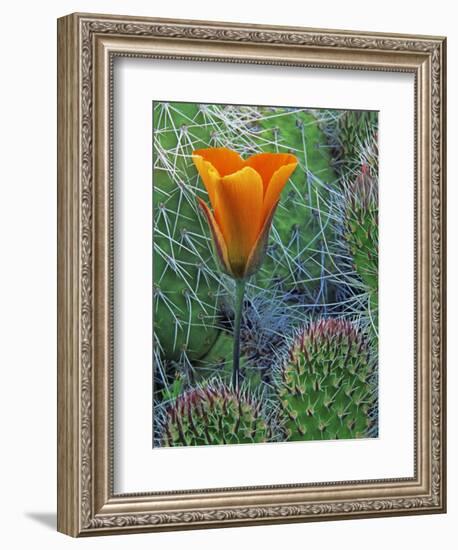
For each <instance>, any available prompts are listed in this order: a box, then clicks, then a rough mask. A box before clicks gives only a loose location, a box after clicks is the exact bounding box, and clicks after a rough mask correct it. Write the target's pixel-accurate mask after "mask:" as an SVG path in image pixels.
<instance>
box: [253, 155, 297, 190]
mask: <svg viewBox="0 0 458 550" xmlns="http://www.w3.org/2000/svg"><path fill="white" fill-rule="evenodd" d="M293 163H296V164H297V159H296V157H295V156H294V155H291V154H289V153H259V154H257V155H253V156H251V157H249V158H248V159H247V160H246V161H245V165H246V166H251V168H254V169H255V170H256V172H258V174H260V176H261V178H262V183H263V184H264V194H265V192H266V190H267V188H268V186H269V184H270V181H271V179H272V176H273V175H274V173H275V172H276V171H277V170H278V169H279V168H281V167H282V166H285V165H288V164H293Z"/></svg>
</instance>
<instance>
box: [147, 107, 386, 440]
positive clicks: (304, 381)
mask: <svg viewBox="0 0 458 550" xmlns="http://www.w3.org/2000/svg"><path fill="white" fill-rule="evenodd" d="M152 158H153V163H152V185H153V204H152V209H153V210H152V212H153V242H152V247H153V281H152V288H153V311H152V318H153V335H152V338H153V372H152V377H153V395H152V412H153V414H152V422H153V442H152V444H153V447H154V448H158V447H183V446H206V445H228V444H242V443H251V444H253V443H279V442H294V441H317V440H319V441H331V440H336V439H357V438H376V437H378V414H379V410H378V112H376V111H361V110H341V109H334V108H319V109H318V108H310V107H291V106H287V107H285V106H265V105H226V104H224V105H223V104H213V103H212V104H208V103H206V104H204V103H202V104H200V103H199V104H198V103H189V102H172V101H154V102H153V143H152Z"/></svg>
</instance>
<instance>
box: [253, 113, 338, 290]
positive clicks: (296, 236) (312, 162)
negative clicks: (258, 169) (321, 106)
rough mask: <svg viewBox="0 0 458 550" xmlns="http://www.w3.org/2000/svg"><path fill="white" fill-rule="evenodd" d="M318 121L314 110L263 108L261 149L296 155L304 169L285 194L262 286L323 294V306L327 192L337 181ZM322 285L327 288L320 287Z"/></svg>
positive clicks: (260, 281) (326, 266)
mask: <svg viewBox="0 0 458 550" xmlns="http://www.w3.org/2000/svg"><path fill="white" fill-rule="evenodd" d="M318 116H319V114H318V112H315V111H313V110H310V109H308V110H306V109H290V108H281V107H279V108H275V109H268V108H263V109H261V110H260V116H259V120H258V124H259V146H260V148H261V149H263V150H265V149H270V150H274V151H278V152H291V153H293V154H295V155H296V156H297V158H298V159H299V169H297V170H296V171H295V172H294V174H293V175H292V177H291V179H290V181H289V182H288V184H287V185H286V186H285V188H284V190H283V192H282V198H281V201H280V204H279V207H278V209H277V212H276V214H275V218H274V221H273V229H272V231H271V238H270V241H269V247H268V256H267V258H266V259H265V261H264V264H263V267H262V269H261V271H260V273H259V275H258V276H257V282H258V284H259V285H260V286H262V287H264V288H268V289H271V288H272V287H275V286H278V287H279V288H280V289H281V290H282V291H283V292H285V293H290V296H291V295H292V294H291V293H294V294H295V295H296V296H297V295H298V294H300V293H302V294H304V295H305V296H307V300H309V301H315V300H316V298H317V295H319V294H320V293H321V296H320V298H321V300H322V301H326V298H327V297H326V296H325V295H326V292H325V291H323V286H326V281H327V277H326V275H327V272H328V270H329V269H330V266H331V262H330V259H329V257H327V256H326V254H323V251H324V249H325V240H326V238H328V239H329V238H331V234H330V231H329V230H328V229H327V228H326V226H327V225H328V222H329V212H328V206H327V203H328V200H329V198H328V187H329V185H330V184H331V183H332V182H333V181H334V180H335V178H336V175H335V172H334V170H333V168H332V167H331V155H330V152H329V150H328V149H327V148H326V147H325V146H323V145H325V142H326V139H325V136H324V133H323V132H322V131H321V129H320V125H319V123H318V118H317V117H318ZM324 256H326V257H324ZM323 275H324V276H323ZM320 279H321V281H322V282H323V285H317V281H320Z"/></svg>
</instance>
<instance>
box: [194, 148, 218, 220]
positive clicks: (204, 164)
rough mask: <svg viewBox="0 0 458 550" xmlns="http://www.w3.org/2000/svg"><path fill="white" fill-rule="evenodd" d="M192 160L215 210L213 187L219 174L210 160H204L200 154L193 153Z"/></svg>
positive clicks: (216, 183)
mask: <svg viewBox="0 0 458 550" xmlns="http://www.w3.org/2000/svg"><path fill="white" fill-rule="evenodd" d="M192 160H193V162H194V164H195V166H196V168H197V171H198V172H199V175H200V177H201V178H202V181H203V182H204V185H205V188H206V190H207V193H208V196H209V198H210V203H211V205H212V208H213V210H214V211H216V209H217V205H216V191H215V188H216V186H217V185H218V183H219V180H220V179H221V178H220V175H219V173H218V171H217V170H216V169H215V167H214V166H213V165H212V164H211V163H210V162H208V161H206V160H205V159H204V158H203V157H202V156H200V155H195V154H193V155H192Z"/></svg>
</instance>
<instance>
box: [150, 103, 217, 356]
mask: <svg viewBox="0 0 458 550" xmlns="http://www.w3.org/2000/svg"><path fill="white" fill-rule="evenodd" d="M154 127H155V164H154V176H153V185H154V192H153V208H154V227H153V280H154V332H155V338H156V340H157V342H158V345H159V346H160V349H161V351H162V355H163V358H164V359H165V360H166V361H178V360H180V357H181V356H182V355H183V354H185V356H186V358H187V359H188V360H191V361H192V360H194V359H198V358H199V357H202V356H203V355H205V354H206V353H207V352H208V351H209V349H210V348H211V346H212V345H213V343H214V342H215V340H216V338H217V336H218V329H217V327H216V322H215V317H216V315H217V293H218V288H219V281H218V279H217V277H215V276H214V275H213V273H212V269H213V258H212V252H211V244H210V242H209V239H208V237H207V235H206V230H205V229H204V225H203V220H202V218H201V216H200V214H199V212H198V207H197V203H196V198H195V196H196V193H198V192H199V191H201V188H200V187H199V185H198V181H197V174H196V171H195V168H194V166H193V164H192V161H191V154H192V151H193V150H194V149H195V148H197V147H203V146H205V145H207V144H208V143H210V142H211V141H212V132H213V129H212V127H211V126H210V125H209V124H208V123H207V120H206V118H205V115H204V113H203V111H202V110H201V109H200V107H199V105H196V104H191V103H183V104H156V105H155V109H154Z"/></svg>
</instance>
